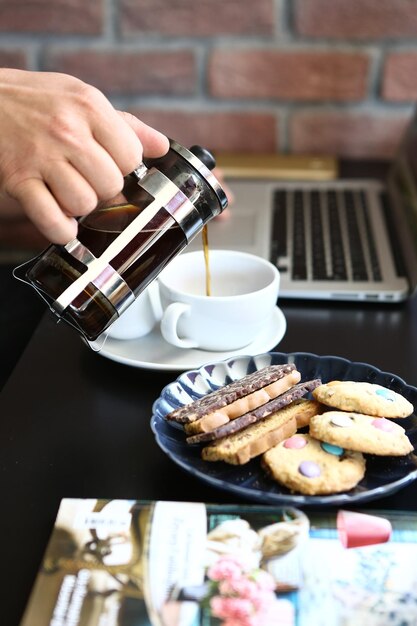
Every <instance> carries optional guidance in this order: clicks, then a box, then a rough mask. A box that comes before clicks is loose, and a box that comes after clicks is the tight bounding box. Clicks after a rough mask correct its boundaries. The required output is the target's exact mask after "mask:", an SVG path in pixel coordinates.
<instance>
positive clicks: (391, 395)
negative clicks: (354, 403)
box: [375, 387, 395, 402]
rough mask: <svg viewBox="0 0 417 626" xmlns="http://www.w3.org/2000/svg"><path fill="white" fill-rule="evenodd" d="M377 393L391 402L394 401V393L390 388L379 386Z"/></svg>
mask: <svg viewBox="0 0 417 626" xmlns="http://www.w3.org/2000/svg"><path fill="white" fill-rule="evenodd" d="M375 393H376V395H377V396H381V397H382V398H385V400H389V402H394V400H395V395H394V393H393V392H392V391H390V390H389V389H385V388H384V387H380V388H378V389H377V390H376V391H375Z"/></svg>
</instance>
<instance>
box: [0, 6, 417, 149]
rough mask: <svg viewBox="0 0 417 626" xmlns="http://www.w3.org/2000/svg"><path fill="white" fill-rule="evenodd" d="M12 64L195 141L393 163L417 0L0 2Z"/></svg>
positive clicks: (5, 56)
mask: <svg viewBox="0 0 417 626" xmlns="http://www.w3.org/2000/svg"><path fill="white" fill-rule="evenodd" d="M0 64H1V65H3V66H9V67H10V66H14V67H20V68H28V69H33V70H53V71H60V72H68V73H71V74H74V75H76V76H78V77H79V78H81V79H83V80H85V81H88V82H90V83H92V84H94V85H96V86H97V87H99V88H100V89H102V90H103V91H104V92H105V93H106V95H107V96H108V97H109V98H110V100H111V101H112V102H113V103H114V105H115V106H117V107H119V108H124V109H127V110H130V111H133V112H135V113H137V114H138V115H139V116H141V117H142V119H144V120H145V121H147V122H149V123H151V124H153V125H155V126H156V127H158V128H160V129H161V130H162V131H164V132H166V133H167V134H169V135H170V136H172V137H174V138H176V139H177V140H179V141H182V142H184V143H185V144H191V143H195V142H200V143H203V144H205V145H207V146H208V147H210V148H212V149H214V150H217V151H231V150H240V149H243V150H246V151H249V152H263V151H280V152H298V153H300V152H314V153H317V152H327V153H333V154H341V155H346V156H355V157H356V156H370V157H377V158H385V157H390V156H391V155H392V154H393V152H394V151H395V149H396V147H397V143H398V139H399V137H400V135H401V131H402V129H403V128H404V125H405V124H406V121H407V119H408V118H409V115H410V111H411V107H412V102H413V101H414V100H416V99H417V0H294V1H291V0H256V1H255V2H254V1H253V0H198V1H197V2H196V1H195V0H88V1H86V0H0Z"/></svg>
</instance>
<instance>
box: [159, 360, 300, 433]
mask: <svg viewBox="0 0 417 626" xmlns="http://www.w3.org/2000/svg"><path fill="white" fill-rule="evenodd" d="M295 369H296V367H295V365H294V364H293V363H285V364H283V365H269V366H267V367H263V368H262V369H260V370H257V371H256V372H253V373H252V374H248V375H247V376H243V378H240V379H239V380H235V381H233V382H231V383H229V384H228V385H224V387H220V388H219V389H216V390H215V391H212V392H211V393H208V394H207V395H205V396H203V397H202V398H198V399H197V400H194V402H190V403H189V404H186V405H184V406H181V407H178V408H176V409H174V410H173V411H171V412H170V413H167V415H166V416H165V419H167V420H168V421H174V422H179V423H180V424H188V423H189V422H194V421H195V420H197V419H199V418H200V417H203V415H206V414H208V413H213V411H217V410H218V409H220V408H222V407H224V406H227V405H228V404H231V403H232V402H235V401H236V400H238V399H239V398H243V397H244V396H247V395H248V394H250V393H252V392H253V391H257V390H258V389H261V388H262V387H265V386H266V385H269V384H271V383H273V382H274V381H276V380H279V379H280V378H283V377H284V376H286V375H287V374H289V373H290V372H292V371H293V370H295Z"/></svg>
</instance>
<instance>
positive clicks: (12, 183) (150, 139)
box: [0, 69, 169, 244]
mask: <svg viewBox="0 0 417 626" xmlns="http://www.w3.org/2000/svg"><path fill="white" fill-rule="evenodd" d="M0 100H1V107H0V195H3V196H7V197H10V198H13V199H15V200H17V202H18V203H19V204H20V206H21V207H22V209H23V211H24V212H25V213H26V215H27V216H28V217H29V219H30V220H31V221H32V222H33V223H34V224H35V225H36V227H37V228H38V230H39V231H40V232H41V233H42V234H43V235H44V236H45V237H46V238H47V239H48V240H49V241H51V242H53V243H60V244H65V243H67V242H68V241H70V240H71V239H74V237H76V234H77V221H76V219H75V218H76V217H80V216H82V215H85V214H87V213H89V212H91V211H92V210H93V209H94V208H95V207H96V205H97V203H98V201H99V200H109V199H110V198H112V197H114V196H116V195H117V194H118V193H119V192H120V191H121V190H122V188H123V182H124V181H123V177H124V176H126V175H127V174H129V173H130V172H132V171H133V170H134V169H135V168H136V167H138V165H139V164H140V163H141V162H142V155H145V156H147V157H159V156H162V155H164V154H165V153H166V152H167V151H168V148H169V142H168V139H167V138H166V137H165V136H164V135H162V134H161V133H159V132H158V131H156V130H154V129H153V128H151V127H150V126H147V125H146V124H144V123H143V122H141V121H140V120H138V119H137V118H136V117H134V116H133V115H131V114H129V113H125V112H121V111H116V109H114V108H113V106H112V105H111V103H110V102H109V101H108V100H107V98H106V97H105V96H104V94H102V93H101V92H100V91H99V90H97V89H95V88H94V87H92V86H90V85H87V84H86V83H83V82H82V81H80V80H78V79H77V78H74V77H72V76H68V75H66V74H56V73H48V72H25V71H21V70H13V69H0Z"/></svg>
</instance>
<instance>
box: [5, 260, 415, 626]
mask: <svg viewBox="0 0 417 626" xmlns="http://www.w3.org/2000/svg"><path fill="white" fill-rule="evenodd" d="M0 284H1V287H2V291H3V293H4V294H5V297H4V299H3V301H4V304H2V313H1V317H0V322H1V328H0V348H1V360H2V363H1V368H0V383H1V384H4V386H3V389H2V391H1V394H0V442H1V443H0V446H1V453H0V469H1V471H0V481H1V484H0V490H1V491H0V493H1V516H0V536H1V537H2V550H1V567H0V589H1V592H0V593H1V599H0V602H1V604H0V606H1V608H0V615H1V619H0V623H1V624H4V626H17V625H18V623H19V620H20V618H21V615H22V612H23V610H24V607H25V604H26V601H27V599H28V595H29V592H30V589H31V586H32V584H33V582H34V578H35V576H36V572H37V569H38V567H39V564H40V561H41V558H42V555H43V552H44V550H45V547H46V543H47V541H48V537H49V535H50V532H51V529H52V526H53V523H54V519H55V516H56V513H57V510H58V506H59V503H60V500H61V499H62V498H63V497H80V498H83V497H92V498H99V497H103V498H129V499H167V500H193V501H207V502H238V501H239V500H238V499H236V497H234V496H233V495H231V494H230V493H225V492H222V491H220V490H217V489H214V488H212V487H209V486H208V485H207V484H205V483H204V484H203V483H202V482H200V481H199V480H198V479H196V478H194V477H193V476H191V475H189V474H187V473H185V472H184V471H182V470H181V469H180V468H179V467H177V466H176V465H175V464H174V463H173V462H172V461H171V460H170V459H169V458H168V457H167V456H166V455H165V454H164V453H163V452H162V451H161V450H160V449H159V447H158V446H157V444H156V443H155V440H154V437H153V434H152V431H151V429H150V426H149V421H150V417H151V409H152V404H153V402H154V400H155V399H156V398H157V397H158V396H159V394H160V391H161V389H162V388H163V387H164V386H165V385H166V384H168V383H169V382H171V381H172V380H173V379H174V378H175V377H176V376H177V373H172V372H161V371H153V370H152V371H151V370H145V369H138V368H132V367H129V366H126V365H123V364H118V363H115V362H113V361H110V360H109V359H106V358H104V357H103V356H101V355H100V354H97V353H93V352H92V351H90V350H89V348H88V347H87V346H86V345H85V344H84V343H82V341H81V340H80V339H79V338H78V336H77V335H76V334H75V332H74V331H73V330H72V329H70V328H69V327H66V326H65V325H63V324H59V325H57V324H56V322H55V320H54V319H53V318H52V316H51V315H50V314H49V313H46V314H44V308H43V305H42V304H41V303H40V302H39V301H38V300H37V299H36V297H35V295H34V294H33V293H32V292H31V291H30V290H29V289H28V288H26V287H24V286H23V285H20V284H19V283H17V281H14V280H13V279H11V277H10V271H9V269H8V268H2V269H1V271H0ZM279 304H280V307H281V309H282V310H283V312H284V314H285V316H286V319H287V325H288V327H287V332H286V335H285V337H284V338H283V340H282V341H281V343H280V344H279V347H278V348H277V349H279V351H281V352H296V351H302V352H312V353H315V354H319V355H337V356H342V357H345V358H347V359H350V360H353V361H361V362H365V363H370V364H372V365H374V366H376V367H378V368H380V369H382V370H384V371H388V372H393V373H395V374H397V375H399V376H400V377H402V378H403V379H405V380H406V381H407V382H408V383H409V384H412V385H415V386H417V299H416V298H412V299H410V300H408V301H407V302H405V303H403V304H390V305H388V304H376V303H370V304H363V303H353V304H346V303H332V304H329V303H325V302H315V303H313V302H306V301H300V302H296V301H284V300H282V301H280V302H279ZM39 320H40V322H39V324H38V321H39ZM32 331H34V332H33V335H32V336H31V334H32ZM29 338H30V339H29ZM28 340H29V341H28ZM27 341H28V343H27ZM26 343H27V346H26V348H25V345H26ZM22 351H23V352H22ZM372 506H373V507H374V508H380V509H383V508H384V509H386V508H396V509H412V510H417V483H415V484H413V483H412V484H411V485H409V486H407V487H405V488H404V489H402V490H400V491H398V492H397V493H395V494H393V495H391V496H390V497H387V498H384V499H383V500H377V501H374V502H372ZM366 508H370V505H369V504H367V507H366Z"/></svg>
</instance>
